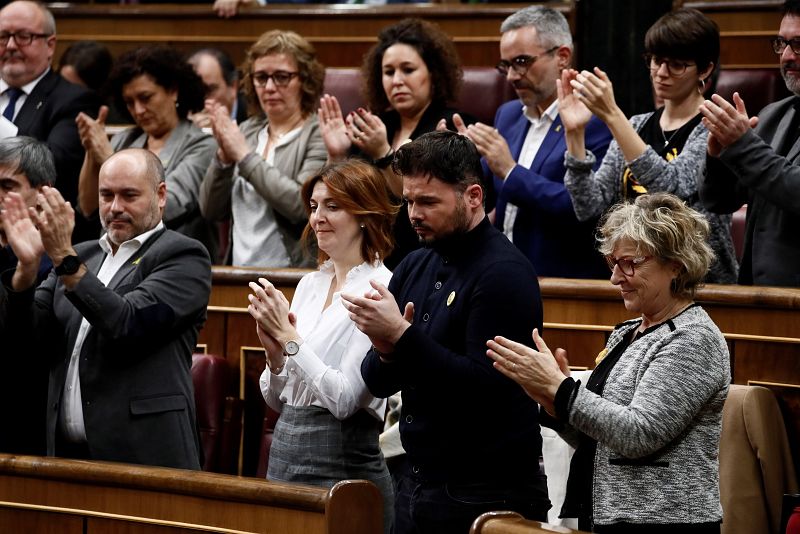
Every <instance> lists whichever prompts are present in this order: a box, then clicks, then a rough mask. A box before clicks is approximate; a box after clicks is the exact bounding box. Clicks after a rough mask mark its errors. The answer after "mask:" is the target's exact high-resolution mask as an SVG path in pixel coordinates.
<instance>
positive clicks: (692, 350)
mask: <svg viewBox="0 0 800 534" xmlns="http://www.w3.org/2000/svg"><path fill="white" fill-rule="evenodd" d="M640 324H641V319H635V320H631V321H627V322H625V323H622V324H620V325H619V326H618V327H617V328H616V329H615V330H614V332H612V334H611V336H610V337H609V340H608V343H607V345H606V348H607V349H609V352H610V351H611V349H612V348H613V347H614V346H615V345H616V344H617V343H619V342H620V341H622V339H623V338H624V337H625V336H627V335H628V334H629V333H631V331H632V330H634V329H636V328H638V327H639V325H640ZM729 383H730V356H729V354H728V347H727V345H726V343H725V339H724V338H723V337H722V333H721V332H720V331H719V329H718V328H717V326H716V325H715V324H714V322H713V321H712V320H711V318H710V317H709V316H708V314H707V313H706V312H705V311H704V310H703V309H702V308H700V307H699V306H692V307H690V308H688V309H687V310H685V311H684V312H682V313H680V314H679V315H677V316H676V317H673V318H672V319H670V320H669V321H666V322H664V323H662V324H661V325H659V326H657V327H655V328H654V329H652V330H650V331H649V332H648V333H647V334H646V335H643V336H641V337H639V338H637V339H636V340H635V341H634V342H633V343H631V345H630V346H629V347H628V348H627V349H626V350H625V352H624V353H623V355H622V357H621V358H620V359H619V361H618V362H617V364H616V365H615V366H614V368H613V369H612V370H611V374H610V375H609V377H608V380H607V382H606V385H605V388H604V390H603V395H602V396H599V395H597V394H595V393H592V392H591V391H589V390H587V389H586V388H585V387H583V386H581V387H580V388H579V390H578V393H577V395H576V396H575V398H574V400H573V401H572V404H571V406H570V409H569V425H568V426H567V427H566V429H565V430H564V432H563V433H562V437H563V438H564V439H566V440H567V441H568V442H570V443H571V444H573V445H576V444H577V437H578V433H579V432H583V433H585V434H586V435H588V436H590V437H591V438H593V439H595V440H597V442H598V443H597V452H596V455H595V458H594V475H593V484H592V491H593V494H592V502H593V515H594V522H595V523H596V524H601V525H605V524H610V523H615V522H619V521H627V522H631V523H703V522H713V521H720V520H721V519H722V507H721V505H720V500H719V461H718V456H719V437H720V431H721V428H722V406H723V404H724V403H725V398H726V397H727V395H728V385H729Z"/></svg>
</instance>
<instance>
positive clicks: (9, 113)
mask: <svg viewBox="0 0 800 534" xmlns="http://www.w3.org/2000/svg"><path fill="white" fill-rule="evenodd" d="M6 94H7V95H8V105H7V106H6V109H4V110H3V117H5V118H7V119H8V120H10V121H11V122H14V109H15V108H16V107H17V99H18V98H19V97H20V95H22V94H24V93H23V91H22V89H19V88H17V87H9V88H8V89H6Z"/></svg>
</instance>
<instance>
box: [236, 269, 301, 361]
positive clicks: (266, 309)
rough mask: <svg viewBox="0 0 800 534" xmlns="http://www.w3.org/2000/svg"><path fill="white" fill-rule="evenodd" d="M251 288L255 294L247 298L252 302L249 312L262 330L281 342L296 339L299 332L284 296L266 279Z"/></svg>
mask: <svg viewBox="0 0 800 534" xmlns="http://www.w3.org/2000/svg"><path fill="white" fill-rule="evenodd" d="M259 284H260V285H259ZM249 286H250V289H251V290H252V291H253V293H252V294H250V295H248V296H247V299H248V300H249V301H250V305H249V306H248V307H247V311H248V312H249V313H250V315H251V316H252V317H253V318H254V319H255V320H256V323H257V324H258V326H259V327H260V328H261V330H263V331H264V333H266V334H268V335H270V336H272V337H273V338H275V339H276V340H279V341H283V342H285V341H288V340H290V339H296V338H297V330H296V329H295V326H294V323H293V321H292V320H291V317H290V316H291V314H290V313H289V301H288V300H287V299H286V297H285V296H284V294H283V293H282V292H281V291H280V290H278V289H277V288H276V287H275V286H273V285H272V284H271V283H270V282H269V281H268V280H267V279H265V278H259V279H258V284H256V283H255V282H250V284H249ZM281 351H283V349H281Z"/></svg>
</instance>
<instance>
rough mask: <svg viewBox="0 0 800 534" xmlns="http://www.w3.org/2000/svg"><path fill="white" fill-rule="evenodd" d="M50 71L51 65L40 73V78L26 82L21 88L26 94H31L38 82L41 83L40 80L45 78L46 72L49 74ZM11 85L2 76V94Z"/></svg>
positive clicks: (0, 81) (0, 91) (0, 83)
mask: <svg viewBox="0 0 800 534" xmlns="http://www.w3.org/2000/svg"><path fill="white" fill-rule="evenodd" d="M48 72H50V67H47V68H46V69H45V70H44V72H43V73H41V74H40V75H39V77H38V78H36V79H35V80H33V81H30V82H28V83H26V84H25V85H23V86H22V87H20V89H22V92H23V93H24V94H25V95H29V94H31V92H32V91H33V90H34V88H35V87H36V84H38V83H39V81H40V80H41V79H42V78H44V76H45V74H47V73H48ZM9 87H10V86H9V85H8V84H7V83H6V81H5V80H3V79H1V78H0V94H3V93H5V92H6V89H8V88H9Z"/></svg>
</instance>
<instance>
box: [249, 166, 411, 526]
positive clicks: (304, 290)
mask: <svg viewBox="0 0 800 534" xmlns="http://www.w3.org/2000/svg"><path fill="white" fill-rule="evenodd" d="M385 184H386V181H385V179H383V177H382V176H381V175H380V171H377V170H376V169H375V168H374V167H373V166H371V165H369V164H367V163H364V162H360V161H356V160H350V161H345V162H342V163H336V164H333V165H330V166H327V167H325V168H323V169H322V170H321V171H320V172H319V173H318V174H316V175H315V176H313V177H312V178H310V179H309V180H308V181H307V182H306V183H305V184H304V185H303V188H302V192H301V195H302V198H303V202H304V204H305V206H306V210H307V211H308V212H309V217H308V225H307V226H306V229H305V232H304V239H305V241H306V242H308V241H309V240H310V239H311V237H312V235H313V236H314V237H316V243H317V245H318V248H319V255H318V263H319V270H318V271H315V272H312V273H309V274H307V275H306V276H304V277H303V278H302V279H301V280H300V283H299V284H298V285H297V290H296V292H295V295H294V298H293V300H292V304H291V308H290V306H289V302H288V301H287V300H286V297H284V296H283V294H282V293H281V292H280V291H279V290H277V289H276V288H275V287H274V286H273V285H272V284H270V283H269V282H268V281H267V280H265V279H263V278H261V279H259V283H258V284H256V283H255V282H251V283H250V288H251V289H252V290H253V293H252V294H251V295H249V297H248V298H249V300H250V306H249V308H248V311H249V312H250V314H251V315H252V316H253V318H254V319H255V320H256V329H257V332H258V337H259V339H260V340H261V344H262V345H263V346H264V349H266V351H267V368H266V369H265V370H264V373H263V374H262V375H261V391H262V393H263V395H264V399H265V400H266V401H267V404H268V405H269V406H270V407H271V408H273V409H274V410H276V411H278V412H280V414H281V415H280V418H279V419H278V423H277V425H276V426H275V433H274V435H273V441H272V446H271V448H270V455H269V464H268V469H267V478H268V479H270V480H279V481H285V482H297V483H302V484H311V485H318V486H326V487H331V486H333V485H334V484H336V483H337V482H339V481H340V480H344V479H353V478H357V479H367V480H371V481H372V482H374V483H375V484H376V485H377V486H378V488H379V489H380V490H381V493H382V495H383V499H384V529H385V530H386V532H389V528H390V526H391V524H392V519H393V517H392V516H393V511H392V510H393V505H394V495H393V490H392V483H391V478H390V476H389V472H388V470H387V469H386V463H385V461H384V459H383V456H382V455H381V452H380V448H379V445H378V433H379V431H380V428H381V425H382V422H383V416H384V412H385V410H386V401H385V399H376V398H375V397H373V396H372V395H371V394H370V392H369V391H368V390H367V387H366V385H365V384H364V381H363V379H362V378H361V361H362V360H363V359H364V356H365V355H366V353H367V351H368V350H369V348H370V341H369V338H367V336H366V335H364V334H363V333H362V332H360V331H359V330H358V329H357V328H356V327H355V324H354V323H353V322H352V321H351V320H350V318H349V316H348V312H347V310H346V309H345V307H344V306H343V304H342V301H341V300H340V298H339V296H340V294H341V293H342V292H347V293H350V294H359V295H363V294H365V293H367V292H370V291H372V286H371V285H370V280H376V281H378V282H380V283H382V284H388V282H389V278H390V277H391V273H390V272H389V270H388V269H386V267H384V265H383V262H382V260H383V258H385V257H386V255H387V254H388V253H389V252H390V251H391V249H392V245H393V241H392V221H393V219H394V216H395V214H396V213H397V206H394V205H392V203H391V202H390V200H389V192H388V190H387V187H386V185H385Z"/></svg>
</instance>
